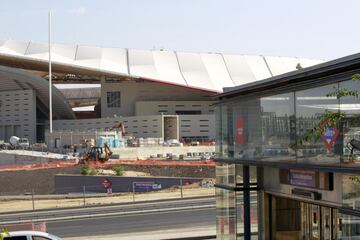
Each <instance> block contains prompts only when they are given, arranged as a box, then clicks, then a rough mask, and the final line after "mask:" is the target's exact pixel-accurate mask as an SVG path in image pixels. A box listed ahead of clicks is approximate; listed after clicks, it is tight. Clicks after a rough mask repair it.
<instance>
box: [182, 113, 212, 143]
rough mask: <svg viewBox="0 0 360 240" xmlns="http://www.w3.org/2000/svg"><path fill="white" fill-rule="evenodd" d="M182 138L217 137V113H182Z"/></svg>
mask: <svg viewBox="0 0 360 240" xmlns="http://www.w3.org/2000/svg"><path fill="white" fill-rule="evenodd" d="M179 125H180V126H179V130H180V137H181V138H196V137H198V138H200V139H201V138H203V139H215V115H214V114H204V115H180V116H179Z"/></svg>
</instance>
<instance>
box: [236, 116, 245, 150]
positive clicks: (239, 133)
mask: <svg viewBox="0 0 360 240" xmlns="http://www.w3.org/2000/svg"><path fill="white" fill-rule="evenodd" d="M236 143H237V144H244V118H243V117H237V118H236Z"/></svg>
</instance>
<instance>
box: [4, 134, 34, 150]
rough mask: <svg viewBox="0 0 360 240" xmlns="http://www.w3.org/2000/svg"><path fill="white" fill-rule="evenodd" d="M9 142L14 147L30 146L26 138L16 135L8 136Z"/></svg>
mask: <svg viewBox="0 0 360 240" xmlns="http://www.w3.org/2000/svg"><path fill="white" fill-rule="evenodd" d="M9 142H10V144H11V146H12V147H15V148H28V147H30V143H29V139H27V138H19V137H17V136H11V137H10V141H9Z"/></svg>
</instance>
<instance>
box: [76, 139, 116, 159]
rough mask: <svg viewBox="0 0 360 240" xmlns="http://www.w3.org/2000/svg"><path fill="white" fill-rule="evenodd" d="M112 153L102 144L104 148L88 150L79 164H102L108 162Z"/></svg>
mask: <svg viewBox="0 0 360 240" xmlns="http://www.w3.org/2000/svg"><path fill="white" fill-rule="evenodd" d="M112 154H113V152H112V151H111V150H110V148H109V146H108V145H107V144H106V143H104V147H92V148H90V149H89V150H88V151H87V153H86V154H85V157H84V158H83V159H81V160H80V163H88V162H101V163H104V162H106V161H108V160H109V158H110V156H111V155H112Z"/></svg>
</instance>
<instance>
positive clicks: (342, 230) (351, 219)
mask: <svg viewBox="0 0 360 240" xmlns="http://www.w3.org/2000/svg"><path fill="white" fill-rule="evenodd" d="M337 239H339V240H340V239H341V240H350V239H360V217H356V216H350V215H345V214H342V213H339V214H338V229H337Z"/></svg>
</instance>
